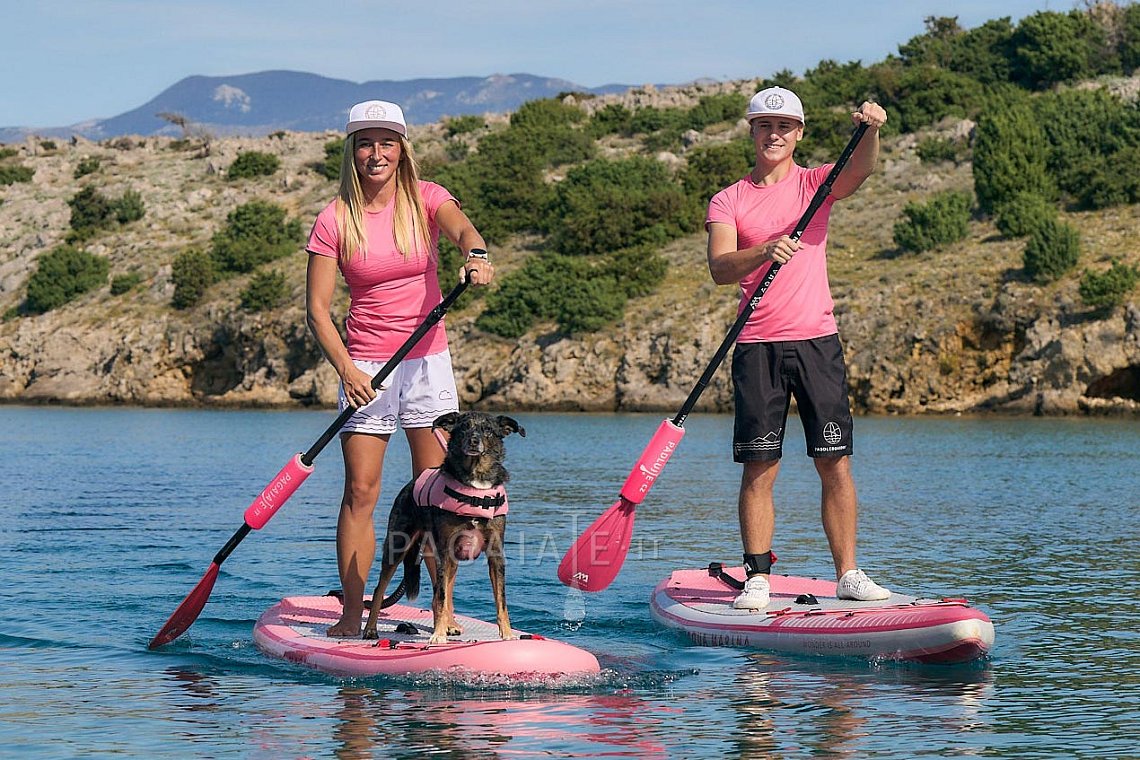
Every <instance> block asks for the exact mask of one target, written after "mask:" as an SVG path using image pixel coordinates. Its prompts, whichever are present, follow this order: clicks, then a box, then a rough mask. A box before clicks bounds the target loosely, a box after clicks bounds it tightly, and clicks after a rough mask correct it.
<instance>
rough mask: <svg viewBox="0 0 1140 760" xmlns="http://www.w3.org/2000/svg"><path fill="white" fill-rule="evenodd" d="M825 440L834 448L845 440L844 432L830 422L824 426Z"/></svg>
mask: <svg viewBox="0 0 1140 760" xmlns="http://www.w3.org/2000/svg"><path fill="white" fill-rule="evenodd" d="M823 440H825V441H827V442H828V443H830V444H831V445H832V446H834V445H835V444H837V443H839V442H840V441H842V440H843V431H842V430H840V429H839V425H838V424H836V423H834V422H829V423H827V424H826V425H824V426H823Z"/></svg>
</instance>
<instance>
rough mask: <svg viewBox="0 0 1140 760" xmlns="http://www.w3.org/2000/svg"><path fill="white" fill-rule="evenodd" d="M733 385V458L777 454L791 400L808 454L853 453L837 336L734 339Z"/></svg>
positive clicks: (776, 456) (844, 370)
mask: <svg viewBox="0 0 1140 760" xmlns="http://www.w3.org/2000/svg"><path fill="white" fill-rule="evenodd" d="M732 384H733V395H734V399H735V406H736V425H735V429H734V431H733V436H732V458H733V460H734V461H737V462H757V461H773V460H776V459H779V458H780V457H781V455H782V454H783V447H784V428H785V426H786V425H787V422H788V408H789V407H790V406H791V401H792V398H795V400H796V407H797V409H798V411H799V415H800V421H801V422H802V423H803V426H804V437H805V438H806V439H807V454H808V456H809V457H841V456H848V455H850V454H851V453H852V451H853V449H852V440H851V438H852V420H851V404H850V402H849V401H848V398H847V365H846V364H845V362H844V361H843V346H842V345H840V343H839V336H838V335H828V336H826V337H823V338H815V339H813V340H791V341H783V342H776V343H738V344H737V345H736V350H735V351H734V352H733V354H732Z"/></svg>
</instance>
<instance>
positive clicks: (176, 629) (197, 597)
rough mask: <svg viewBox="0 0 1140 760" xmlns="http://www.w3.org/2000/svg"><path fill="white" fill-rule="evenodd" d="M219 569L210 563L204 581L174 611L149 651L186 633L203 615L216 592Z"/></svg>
mask: <svg viewBox="0 0 1140 760" xmlns="http://www.w3.org/2000/svg"><path fill="white" fill-rule="evenodd" d="M219 569H220V568H219V566H218V563H217V562H211V563H210V569H209V570H207V571H206V574H205V575H203V576H202V580H200V581H198V585H197V586H195V587H194V590H193V591H191V592H190V593H189V594H187V595H186V598H185V599H183V600H182V604H180V605H178V609H176V610H174V614H173V615H171V616H170V619H169V620H167V621H166V625H164V626H162V630H160V631H159V632H158V633H157V634H156V635H155V637H154V638H153V639H151V640H150V644H149V645H147V649H158V648H159V647H160V646H164V645H166V644H169V643H170V642H172V641H174V640H175V639H176V638H178V637H179V636H181V635H182V634H184V633H186V629H187V628H189V627H190V626H192V625H193V624H194V621H195V620H197V619H198V615H200V614H201V613H202V608H203V607H205V606H206V600H207V599H209V598H210V592H211V591H213V590H214V581H216V580H217V579H218V570H219Z"/></svg>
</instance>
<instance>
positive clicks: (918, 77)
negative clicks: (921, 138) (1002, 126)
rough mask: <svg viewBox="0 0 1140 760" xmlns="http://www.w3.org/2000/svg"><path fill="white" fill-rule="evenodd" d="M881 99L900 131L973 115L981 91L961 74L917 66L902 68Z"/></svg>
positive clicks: (981, 99) (978, 104)
mask: <svg viewBox="0 0 1140 760" xmlns="http://www.w3.org/2000/svg"><path fill="white" fill-rule="evenodd" d="M883 102H884V105H885V106H886V107H887V108H888V109H890V110H893V111H894V112H895V117H894V118H895V120H896V121H897V122H898V126H899V127H901V129H902V131H903V132H914V131H916V130H919V129H922V128H923V127H927V126H930V125H931V124H934V123H936V122H938V121H939V120H941V119H943V118H944V117H946V116H956V117H959V118H965V117H973V116H975V115H976V114H978V113H979V112H980V111H981V110H982V106H983V92H982V89H981V88H980V87H978V83H977V82H976V81H975V80H973V79H971V78H970V77H968V76H966V75H965V74H956V73H955V72H953V71H948V70H946V69H941V68H937V67H934V66H921V67H912V68H906V69H904V70H903V71H902V73H901V74H900V76H899V78H898V81H897V83H896V86H895V88H894V90H893V92H892V93H891V94H890V96H889V97H887V98H885V99H884V101H883Z"/></svg>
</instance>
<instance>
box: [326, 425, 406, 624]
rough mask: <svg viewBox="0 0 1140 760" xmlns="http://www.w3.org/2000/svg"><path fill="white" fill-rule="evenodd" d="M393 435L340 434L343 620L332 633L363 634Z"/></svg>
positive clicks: (339, 530)
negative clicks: (375, 514)
mask: <svg viewBox="0 0 1140 760" xmlns="http://www.w3.org/2000/svg"><path fill="white" fill-rule="evenodd" d="M390 437H391V436H388V435H370V434H367V433H346V434H345V435H342V436H341V450H342V451H343V453H344V498H343V500H342V501H341V505H340V515H339V516H338V517H337V523H336V563H337V569H338V570H339V571H340V583H341V589H342V590H343V591H344V610H343V612H342V613H341V618H340V620H339V621H338V622H337V623H336V624H335V625H333V626H331V627H330V628H329V629H328V635H329V636H359V635H360V625H361V619H362V617H363V615H364V586H365V583H366V582H367V581H368V572H369V570H370V569H371V567H372V560H373V558H374V557H375V555H376V527H375V525H374V523H373V512H374V511H375V509H376V501H377V499H379V497H380V476H381V475H382V473H383V470H384V452H385V451H387V448H388V440H389V438H390Z"/></svg>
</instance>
